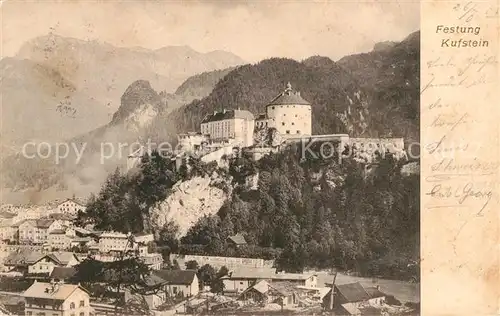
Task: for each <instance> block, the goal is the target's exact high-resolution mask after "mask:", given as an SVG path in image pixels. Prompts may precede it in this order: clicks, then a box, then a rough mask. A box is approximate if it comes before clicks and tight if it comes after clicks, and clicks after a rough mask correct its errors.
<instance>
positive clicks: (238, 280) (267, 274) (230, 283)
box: [221, 268, 318, 293]
mask: <svg viewBox="0 0 500 316" xmlns="http://www.w3.org/2000/svg"><path fill="white" fill-rule="evenodd" d="M221 279H222V282H223V283H224V289H225V290H226V291H229V292H236V293H238V292H241V291H244V290H246V289H247V288H248V287H250V286H252V285H253V284H256V283H257V282H259V281H262V280H265V281H267V282H268V283H276V282H278V283H279V282H287V283H289V284H292V285H294V286H296V287H297V286H298V287H304V288H316V287H317V282H318V277H317V275H315V274H302V273H276V269H270V268H254V269H252V268H240V269H235V270H233V271H230V272H229V274H228V275H226V276H224V277H222V278H221Z"/></svg>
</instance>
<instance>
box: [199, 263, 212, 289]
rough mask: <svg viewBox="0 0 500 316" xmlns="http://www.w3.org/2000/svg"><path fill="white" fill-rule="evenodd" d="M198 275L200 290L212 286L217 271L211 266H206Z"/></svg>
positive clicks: (200, 269)
mask: <svg viewBox="0 0 500 316" xmlns="http://www.w3.org/2000/svg"><path fill="white" fill-rule="evenodd" d="M196 274H197V276H198V280H199V281H200V289H203V288H204V287H205V286H206V285H211V284H212V282H213V281H214V280H215V275H216V273H215V269H214V268H213V267H212V266H211V265H209V264H205V265H203V266H202V267H201V268H199V269H198V272H197V273H196Z"/></svg>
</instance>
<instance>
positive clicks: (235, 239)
mask: <svg viewBox="0 0 500 316" xmlns="http://www.w3.org/2000/svg"><path fill="white" fill-rule="evenodd" d="M227 243H228V244H230V245H232V246H234V247H236V248H238V247H241V246H245V245H246V244H247V241H246V240H245V237H244V236H243V235H242V234H236V235H234V236H229V237H228V238H227Z"/></svg>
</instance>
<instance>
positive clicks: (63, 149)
mask: <svg viewBox="0 0 500 316" xmlns="http://www.w3.org/2000/svg"><path fill="white" fill-rule="evenodd" d="M1 11H2V47H1V60H0V69H1V73H0V93H1V96H0V98H1V130H0V132H1V133H0V147H1V150H0V155H1V157H0V161H1V165H0V202H1V204H0V315H25V316H101V315H102V316H110V315H134V316H142V315H152V316H169V315H249V316H250V315H420V281H421V278H420V269H421V267H420V261H421V256H420V253H421V251H420V239H421V236H420V197H421V192H420V147H421V146H420V2H417V1H415V2H402V1H392V2H391V1H384V2H379V1H352V2H346V1H321V2H320V1H299V0H293V1H152V0H151V1H139V0H134V1H78V0H76V1H42V0H40V1H12V2H8V1H5V2H2V7H1Z"/></svg>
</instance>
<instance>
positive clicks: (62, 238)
mask: <svg viewBox="0 0 500 316" xmlns="http://www.w3.org/2000/svg"><path fill="white" fill-rule="evenodd" d="M74 237H75V231H74V230H73V229H71V228H69V227H64V228H61V229H54V230H52V231H51V232H50V233H49V235H48V238H47V243H48V246H49V248H50V249H51V250H55V249H57V250H68V249H70V248H71V242H72V240H73V238H74Z"/></svg>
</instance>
